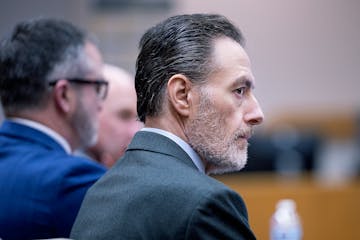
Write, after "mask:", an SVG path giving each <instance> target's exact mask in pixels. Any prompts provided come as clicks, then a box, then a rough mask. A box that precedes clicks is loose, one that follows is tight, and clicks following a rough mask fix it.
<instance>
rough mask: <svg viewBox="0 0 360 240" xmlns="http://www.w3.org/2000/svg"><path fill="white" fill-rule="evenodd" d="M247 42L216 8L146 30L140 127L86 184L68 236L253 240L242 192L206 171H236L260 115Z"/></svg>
mask: <svg viewBox="0 0 360 240" xmlns="http://www.w3.org/2000/svg"><path fill="white" fill-rule="evenodd" d="M243 42H244V40H243V37H242V35H241V33H240V31H239V30H238V29H237V28H236V27H235V26H234V25H233V24H232V23H230V22H229V21H228V20H227V19H226V18H225V17H224V16H221V15H216V14H192V15H179V16H174V17H171V18H168V19H166V20H165V21H163V22H161V23H159V24H158V25H156V26H154V27H152V28H150V29H149V30H148V31H147V32H146V33H145V34H144V35H143V37H142V39H141V41H140V53H139V56H138V58H137V65H136V77H135V88H136V92H137V103H138V105H137V112H138V116H139V118H140V120H141V121H143V122H144V124H145V128H143V129H142V130H141V131H139V132H138V133H136V135H135V136H134V138H133V140H132V142H131V143H130V145H129V147H128V149H127V151H126V152H125V155H124V156H123V157H122V158H121V159H120V160H119V161H118V162H117V164H116V165H115V167H113V168H112V169H110V171H109V172H108V173H107V174H106V175H105V176H104V177H102V178H101V179H100V180H99V181H98V182H97V183H96V184H95V185H94V186H93V187H92V188H91V189H90V190H89V191H88V193H87V195H86V196H85V199H84V202H83V204H82V206H81V208H80V212H79V215H78V217H77V219H76V221H75V224H74V227H73V229H72V234H71V237H72V238H74V239H77V240H82V239H86V240H89V239H189V240H190V239H255V235H254V234H253V232H252V230H251V228H250V226H249V222H248V215H247V210H246V206H245V203H244V202H243V200H242V198H241V197H240V196H239V195H238V194H237V193H236V192H234V191H232V190H231V189H229V188H228V187H226V186H225V185H224V184H222V183H220V182H218V181H217V180H215V179H213V178H211V177H209V176H208V174H214V173H215V174H216V173H224V172H229V171H238V170H240V169H242V168H243V167H244V166H245V164H246V161H247V146H248V139H249V138H250V137H251V134H252V130H253V127H254V126H255V125H258V124H260V123H261V122H262V121H263V113H262V111H261V108H260V106H259V104H258V102H257V100H256V98H255V96H254V92H253V89H254V84H255V81H254V76H253V74H252V71H251V65H250V60H249V57H248V55H247V54H246V52H245V50H244V48H243V46H244V45H243Z"/></svg>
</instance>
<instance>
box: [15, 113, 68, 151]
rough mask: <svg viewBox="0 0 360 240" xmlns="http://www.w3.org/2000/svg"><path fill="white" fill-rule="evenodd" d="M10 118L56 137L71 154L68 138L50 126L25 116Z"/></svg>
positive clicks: (53, 137)
mask: <svg viewBox="0 0 360 240" xmlns="http://www.w3.org/2000/svg"><path fill="white" fill-rule="evenodd" d="M9 120H11V121H13V122H16V123H19V124H23V125H26V126H28V127H31V128H34V129H36V130H38V131H40V132H43V133H45V134H46V135H48V136H50V137H51V138H52V139H54V140H55V141H56V142H57V143H59V144H60V146H62V147H63V148H64V150H65V152H67V153H68V154H71V148H70V145H69V143H68V142H67V141H66V139H65V138H63V137H62V136H61V135H60V134H58V133H57V132H55V131H54V130H52V129H51V128H49V127H47V126H45V125H43V124H41V123H39V122H35V121H31V120H29V119H24V118H9Z"/></svg>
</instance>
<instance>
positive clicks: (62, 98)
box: [53, 80, 72, 113]
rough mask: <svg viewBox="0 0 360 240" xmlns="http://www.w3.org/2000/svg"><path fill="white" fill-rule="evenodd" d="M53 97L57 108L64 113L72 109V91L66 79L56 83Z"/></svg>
mask: <svg viewBox="0 0 360 240" xmlns="http://www.w3.org/2000/svg"><path fill="white" fill-rule="evenodd" d="M53 98H54V102H55V106H56V108H57V109H59V110H60V111H62V112H64V113H68V112H70V111H71V109H72V107H71V106H72V105H71V98H72V96H71V93H70V87H69V82H68V81H66V80H59V81H57V82H56V84H55V85H54V89H53Z"/></svg>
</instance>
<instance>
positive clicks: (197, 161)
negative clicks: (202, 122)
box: [140, 127, 205, 173]
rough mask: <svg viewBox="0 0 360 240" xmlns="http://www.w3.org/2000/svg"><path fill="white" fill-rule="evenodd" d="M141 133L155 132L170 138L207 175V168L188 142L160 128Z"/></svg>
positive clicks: (146, 128) (146, 129)
mask: <svg viewBox="0 0 360 240" xmlns="http://www.w3.org/2000/svg"><path fill="white" fill-rule="evenodd" d="M140 131H147V132H154V133H158V134H160V135H163V136H165V137H167V138H170V139H171V140H172V141H174V142H175V143H177V144H178V145H179V146H180V147H181V148H182V149H183V150H184V151H185V152H186V153H187V155H189V157H190V158H191V160H192V161H193V163H194V164H195V166H196V167H197V168H198V169H199V171H200V172H202V173H205V166H204V164H203V162H202V161H201V159H200V157H199V155H198V154H197V153H196V152H195V151H194V149H192V147H191V146H190V145H189V144H188V143H187V142H185V141H184V140H182V139H181V138H179V137H178V136H176V135H175V134H172V133H171V132H168V131H165V130H162V129H159V128H148V127H144V128H142V129H141V130H140Z"/></svg>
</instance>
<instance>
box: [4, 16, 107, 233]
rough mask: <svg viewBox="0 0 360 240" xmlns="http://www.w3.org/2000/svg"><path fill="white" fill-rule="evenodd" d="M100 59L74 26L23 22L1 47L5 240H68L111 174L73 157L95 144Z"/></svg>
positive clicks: (102, 87)
mask: <svg viewBox="0 0 360 240" xmlns="http://www.w3.org/2000/svg"><path fill="white" fill-rule="evenodd" d="M102 64H103V62H102V57H101V55H100V52H99V50H98V48H97V47H96V45H95V44H94V42H93V41H92V40H91V39H90V38H89V37H88V36H87V34H85V32H83V31H82V30H80V29H78V28H77V27H75V26H74V25H72V24H70V23H68V22H65V21H62V20H57V19H46V18H44V19H35V20H29V21H23V22H20V23H18V24H17V25H16V26H15V28H14V30H13V31H12V33H11V34H10V35H9V36H7V37H6V38H5V39H4V40H3V41H2V42H1V45H0V100H1V103H2V105H3V110H4V114H5V116H6V120H5V121H4V122H3V124H2V125H1V127H0V146H1V147H0V183H1V184H0V192H1V197H0V239H1V238H3V239H45V238H60V237H69V235H70V230H71V227H72V224H73V222H74V220H75V217H76V215H77V213H78V210H79V208H80V204H81V202H82V200H83V197H84V195H85V192H86V191H87V189H88V188H89V187H90V186H91V185H92V184H93V183H94V182H95V181H96V180H97V179H98V178H99V177H100V176H102V175H103V173H104V172H105V169H104V168H103V167H102V166H101V165H99V164H97V163H94V162H91V161H89V160H87V159H85V158H81V157H75V156H73V155H71V154H72V151H73V150H74V149H76V148H80V147H88V146H91V145H92V144H94V143H95V142H96V140H97V128H98V119H97V118H98V112H99V111H100V110H101V107H102V101H103V99H104V98H105V97H106V93H107V82H106V81H104V80H102V77H103V76H102Z"/></svg>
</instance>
